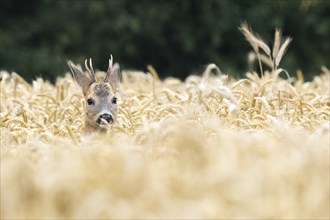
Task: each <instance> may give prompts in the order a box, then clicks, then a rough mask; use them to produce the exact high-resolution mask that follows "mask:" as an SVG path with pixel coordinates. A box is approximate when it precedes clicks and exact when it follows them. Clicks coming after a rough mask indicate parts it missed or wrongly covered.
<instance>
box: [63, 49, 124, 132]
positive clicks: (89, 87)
mask: <svg viewBox="0 0 330 220" xmlns="http://www.w3.org/2000/svg"><path fill="white" fill-rule="evenodd" d="M68 66H69V68H70V70H71V73H72V75H73V78H74V79H75V80H76V82H77V83H78V84H79V86H80V87H81V88H82V91H83V94H84V96H85V99H86V115H85V132H93V131H98V132H106V131H107V128H108V125H109V124H113V123H114V122H115V121H116V115H117V97H116V95H115V94H116V90H117V87H118V83H119V78H120V67H119V64H118V63H115V64H114V65H113V60H112V55H111V56H110V59H109V67H108V71H107V73H106V75H105V77H104V78H103V80H101V81H98V80H97V78H96V75H95V72H94V69H93V64H92V59H91V58H90V59H89V61H88V60H87V59H86V60H85V67H86V70H87V71H88V74H85V73H84V72H83V71H82V70H81V69H80V68H78V67H77V66H75V65H74V64H73V63H72V62H71V61H68Z"/></svg>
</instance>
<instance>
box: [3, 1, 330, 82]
mask: <svg viewBox="0 0 330 220" xmlns="http://www.w3.org/2000/svg"><path fill="white" fill-rule="evenodd" d="M0 6H1V9H0V10H1V11H0V33H1V49H0V69H4V70H9V71H16V72H18V73H19V74H21V75H23V76H24V77H25V78H26V79H28V80H31V79H34V78H35V77H36V76H42V77H44V78H47V79H50V80H54V79H55V77H56V76H58V75H63V74H64V73H65V72H67V71H68V69H67V66H66V61H67V60H68V59H71V60H73V61H74V62H75V63H80V64H83V61H84V59H85V58H88V57H92V58H93V63H94V67H95V68H99V69H102V70H106V68H107V64H108V57H109V55H110V53H112V54H113V56H114V59H115V61H118V62H119V63H120V64H121V67H122V68H123V69H138V70H143V71H145V70H146V65H147V64H151V65H153V66H154V67H155V69H156V70H157V71H158V73H159V74H160V75H161V76H162V77H165V76H168V75H173V76H177V77H180V78H184V77H186V76H187V75H189V74H191V73H193V72H198V71H199V70H201V68H203V65H206V64H208V63H215V64H217V65H218V66H219V67H220V69H221V70H222V71H223V72H225V73H228V74H231V75H234V76H243V75H244V74H245V72H246V71H248V70H249V67H248V62H247V55H248V53H249V52H250V51H251V48H250V46H249V45H248V43H247V42H246V41H245V39H244V36H243V35H242V34H241V33H240V32H239V31H238V26H239V25H240V24H241V22H243V21H247V22H248V23H249V24H250V25H251V27H252V29H253V31H254V32H255V33H258V34H259V35H260V36H262V38H263V39H264V40H265V41H266V42H267V43H268V44H269V45H272V40H273V35H274V29H275V27H279V28H281V29H282V30H283V35H285V36H288V35H289V36H292V37H293V38H294V39H293V43H292V44H291V46H290V47H289V50H288V52H287V54H286V55H285V57H284V59H283V62H282V65H281V66H282V67H283V68H285V69H287V70H288V71H289V73H290V74H291V75H292V76H295V71H296V70H297V69H302V71H303V73H304V74H305V77H306V78H307V79H311V78H312V76H313V75H314V74H317V73H319V72H320V67H321V66H322V65H326V66H327V67H329V40H330V36H329V35H330V33H329V32H330V31H329V28H330V18H329V16H330V10H329V9H330V1H329V0H279V1H274V0H175V1H170V0H159V1H151V0H139V1H134V0H132V1H130V0H108V1H100V0H95V1H84V0H82V1H78V0H76V1H65V0H57V1H55V0H29V1H21V0H2V1H1V2H0ZM255 69H256V70H257V68H255Z"/></svg>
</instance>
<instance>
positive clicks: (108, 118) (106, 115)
mask: <svg viewBox="0 0 330 220" xmlns="http://www.w3.org/2000/svg"><path fill="white" fill-rule="evenodd" d="M100 118H102V119H104V120H106V121H107V122H108V123H110V124H112V123H113V117H112V116H111V115H110V114H103V115H100Z"/></svg>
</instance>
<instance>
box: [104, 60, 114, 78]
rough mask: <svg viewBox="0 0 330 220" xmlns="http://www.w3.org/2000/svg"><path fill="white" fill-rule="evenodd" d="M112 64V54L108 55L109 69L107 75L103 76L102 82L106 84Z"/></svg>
mask: <svg viewBox="0 0 330 220" xmlns="http://www.w3.org/2000/svg"><path fill="white" fill-rule="evenodd" d="M112 64H113V59H112V54H110V59H109V67H108V71H107V74H106V75H105V77H104V79H103V81H104V82H108V81H109V77H110V75H111V72H112Z"/></svg>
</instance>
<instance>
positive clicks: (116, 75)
mask: <svg viewBox="0 0 330 220" xmlns="http://www.w3.org/2000/svg"><path fill="white" fill-rule="evenodd" d="M119 81H120V66H119V64H118V63H115V64H114V65H113V67H112V71H111V73H110V76H109V80H108V82H109V83H110V85H111V87H112V88H113V90H114V91H116V90H117V87H118V84H119Z"/></svg>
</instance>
